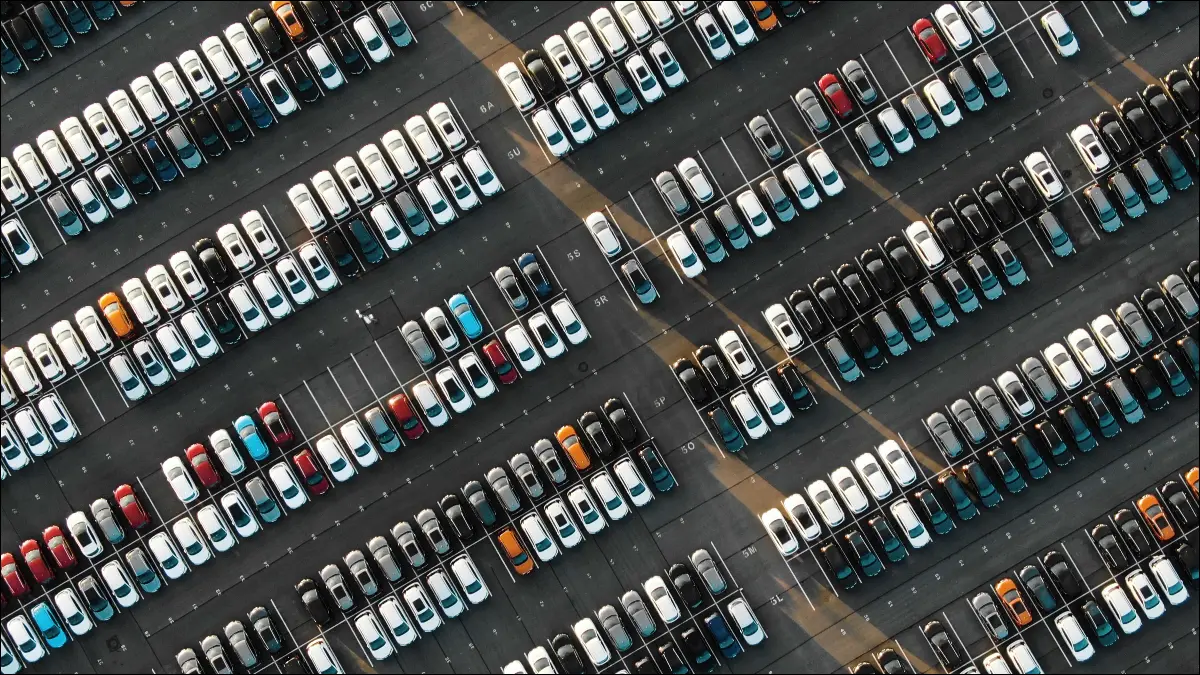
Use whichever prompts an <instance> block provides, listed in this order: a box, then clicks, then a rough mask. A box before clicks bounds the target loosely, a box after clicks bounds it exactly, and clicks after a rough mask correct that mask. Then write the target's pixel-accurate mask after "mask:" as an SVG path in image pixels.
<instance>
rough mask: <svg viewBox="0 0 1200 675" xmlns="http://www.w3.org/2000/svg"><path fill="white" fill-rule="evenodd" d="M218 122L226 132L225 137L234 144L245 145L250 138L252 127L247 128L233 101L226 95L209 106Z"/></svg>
mask: <svg viewBox="0 0 1200 675" xmlns="http://www.w3.org/2000/svg"><path fill="white" fill-rule="evenodd" d="M209 105H210V107H211V109H212V112H213V114H214V115H216V116H217V120H218V121H219V122H220V123H221V128H222V129H224V130H225V137H226V138H227V139H229V140H230V141H233V142H234V143H245V142H246V141H247V140H249V138H250V127H248V126H246V122H245V120H243V119H242V116H241V115H240V114H239V113H238V111H237V106H235V105H234V103H233V100H232V99H230V98H229V95H228V94H225V95H223V96H221V97H220V98H218V99H217V100H215V101H213V102H212V103H211V104H209Z"/></svg>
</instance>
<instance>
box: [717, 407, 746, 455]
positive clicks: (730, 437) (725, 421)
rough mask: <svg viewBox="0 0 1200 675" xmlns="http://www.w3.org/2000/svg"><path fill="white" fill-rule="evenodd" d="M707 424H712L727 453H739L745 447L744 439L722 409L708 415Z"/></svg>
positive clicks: (719, 408)
mask: <svg viewBox="0 0 1200 675" xmlns="http://www.w3.org/2000/svg"><path fill="white" fill-rule="evenodd" d="M708 420H709V423H710V424H712V427H713V429H714V430H715V431H716V435H717V436H720V437H721V443H722V444H723V445H724V446H725V449H726V450H728V451H729V452H740V451H741V450H742V449H743V448H745V447H746V439H745V437H743V436H742V432H741V431H739V430H738V428H737V425H736V424H734V423H733V419H732V418H730V417H729V413H728V412H726V410H725V409H724V408H721V407H718V408H716V409H714V410H711V411H709V413H708Z"/></svg>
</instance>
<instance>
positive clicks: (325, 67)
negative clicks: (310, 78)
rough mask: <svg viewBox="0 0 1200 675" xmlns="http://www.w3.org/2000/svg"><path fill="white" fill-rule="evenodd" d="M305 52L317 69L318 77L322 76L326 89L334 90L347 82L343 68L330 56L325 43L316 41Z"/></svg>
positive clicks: (314, 68)
mask: <svg viewBox="0 0 1200 675" xmlns="http://www.w3.org/2000/svg"><path fill="white" fill-rule="evenodd" d="M304 53H305V54H306V55H307V56H308V62H309V63H311V64H312V67H313V70H315V71H317V77H319V78H321V84H323V85H325V88H326V89H328V90H330V91H333V90H334V89H337V88H338V87H340V86H342V85H343V84H345V83H346V77H345V76H344V75H342V71H341V69H340V68H338V66H337V64H336V63H334V61H333V58H332V57H330V55H329V50H328V49H326V48H325V44H324V43H322V42H320V41H317V42H314V43H313V44H311V45H310V46H309V47H308V49H305V50H304Z"/></svg>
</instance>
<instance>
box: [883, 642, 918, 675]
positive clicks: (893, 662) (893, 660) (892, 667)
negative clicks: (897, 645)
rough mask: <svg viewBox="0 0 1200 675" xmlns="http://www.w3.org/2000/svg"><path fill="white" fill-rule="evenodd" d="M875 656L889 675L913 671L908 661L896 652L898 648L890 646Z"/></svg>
mask: <svg viewBox="0 0 1200 675" xmlns="http://www.w3.org/2000/svg"><path fill="white" fill-rule="evenodd" d="M875 658H877V659H879V665H881V666H883V672H885V673H887V674H888V675H904V674H905V673H912V669H911V668H909V667H908V663H906V662H905V661H904V659H902V658H900V656H899V655H898V654H896V650H894V649H892V648H890V647H889V648H887V649H884V650H883V651H881V652H879V653H878V654H876V655H875Z"/></svg>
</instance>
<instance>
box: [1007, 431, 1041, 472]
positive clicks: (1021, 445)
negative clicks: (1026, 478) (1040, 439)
mask: <svg viewBox="0 0 1200 675" xmlns="http://www.w3.org/2000/svg"><path fill="white" fill-rule="evenodd" d="M1012 444H1013V447H1015V448H1016V449H1017V452H1019V453H1021V461H1023V462H1025V470H1026V471H1028V472H1029V475H1030V477H1032V478H1033V479H1034V480H1041V479H1043V478H1045V477H1046V476H1048V475H1050V467H1049V465H1047V464H1046V460H1044V459H1042V456H1041V455H1040V454H1039V453H1038V451H1037V448H1035V447H1033V441H1030V440H1029V437H1028V436H1026V435H1025V434H1023V433H1018V434H1017V435H1015V436H1013V437H1012Z"/></svg>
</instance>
